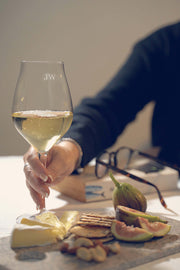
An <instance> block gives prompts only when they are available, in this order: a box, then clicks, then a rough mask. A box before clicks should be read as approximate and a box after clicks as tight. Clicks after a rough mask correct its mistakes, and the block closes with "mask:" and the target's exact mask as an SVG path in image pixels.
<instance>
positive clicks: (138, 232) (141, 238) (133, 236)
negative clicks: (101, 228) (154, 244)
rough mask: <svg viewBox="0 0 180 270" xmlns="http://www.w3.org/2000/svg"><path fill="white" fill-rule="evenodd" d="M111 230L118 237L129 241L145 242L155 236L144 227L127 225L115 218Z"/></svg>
mask: <svg viewBox="0 0 180 270" xmlns="http://www.w3.org/2000/svg"><path fill="white" fill-rule="evenodd" d="M111 232H112V234H113V235H114V237H115V238H116V239H118V240H123V241H127V242H145V241H148V240H150V239H151V238H153V234H152V233H150V232H148V231H146V230H144V229H142V228H138V227H133V226H127V225H126V224H125V223H124V222H121V221H118V220H113V222H112V226H111Z"/></svg>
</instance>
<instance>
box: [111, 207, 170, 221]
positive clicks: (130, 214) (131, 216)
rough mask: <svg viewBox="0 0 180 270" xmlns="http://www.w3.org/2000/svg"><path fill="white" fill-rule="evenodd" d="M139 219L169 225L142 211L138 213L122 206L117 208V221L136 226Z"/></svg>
mask: <svg viewBox="0 0 180 270" xmlns="http://www.w3.org/2000/svg"><path fill="white" fill-rule="evenodd" d="M137 217H143V218H146V219H148V220H149V221H151V222H155V221H158V222H162V223H167V221H166V220H162V219H161V218H160V217H158V216H152V215H149V214H147V213H144V212H142V211H138V210H135V209H132V208H129V207H126V206H122V205H118V206H117V207H116V219H117V220H119V221H123V222H125V223H126V224H127V225H135V221H136V219H137Z"/></svg>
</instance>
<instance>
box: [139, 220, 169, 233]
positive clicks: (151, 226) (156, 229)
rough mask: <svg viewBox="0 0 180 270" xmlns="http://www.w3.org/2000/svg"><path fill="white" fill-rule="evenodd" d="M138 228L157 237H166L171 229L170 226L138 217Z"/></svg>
mask: <svg viewBox="0 0 180 270" xmlns="http://www.w3.org/2000/svg"><path fill="white" fill-rule="evenodd" d="M136 226H138V227H140V228H142V229H145V230H146V231H148V232H150V233H152V234H153V235H154V236H156V237H161V236H164V235H165V234H167V233H168V232H169V231H170V229H171V226H170V225H168V224H164V223H162V222H158V221H155V222H149V221H148V220H147V219H146V218H143V217H138V218H137V219H136Z"/></svg>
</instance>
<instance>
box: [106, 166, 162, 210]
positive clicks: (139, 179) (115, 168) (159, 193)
mask: <svg viewBox="0 0 180 270" xmlns="http://www.w3.org/2000/svg"><path fill="white" fill-rule="evenodd" d="M106 166H107V167H108V168H109V169H112V170H114V171H116V172H119V173H121V174H123V175H125V176H127V177H130V178H132V179H133V180H136V181H138V182H141V183H144V184H147V185H150V186H152V187H154V188H155V189H156V191H157V193H158V196H159V199H160V202H161V204H162V205H163V206H164V207H165V208H167V204H166V203H165V201H164V199H163V196H162V195H161V192H160V190H159V189H158V187H157V186H156V185H154V184H153V183H151V182H149V181H147V180H145V179H142V178H140V177H139V176H136V175H134V174H131V173H129V172H126V171H124V170H121V169H119V168H117V167H115V166H113V165H107V164H106Z"/></svg>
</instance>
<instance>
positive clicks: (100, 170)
mask: <svg viewBox="0 0 180 270" xmlns="http://www.w3.org/2000/svg"><path fill="white" fill-rule="evenodd" d="M99 160H101V161H103V162H104V163H105V164H109V163H110V156H109V153H108V152H104V153H103V154H102V155H101V156H100V157H99ZM107 171H108V168H107V166H105V165H103V164H100V163H98V164H96V175H97V176H98V177H99V178H101V177H103V176H104V175H105V174H106V173H107Z"/></svg>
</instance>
